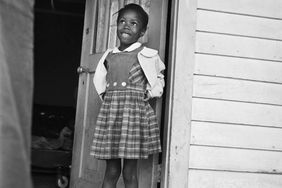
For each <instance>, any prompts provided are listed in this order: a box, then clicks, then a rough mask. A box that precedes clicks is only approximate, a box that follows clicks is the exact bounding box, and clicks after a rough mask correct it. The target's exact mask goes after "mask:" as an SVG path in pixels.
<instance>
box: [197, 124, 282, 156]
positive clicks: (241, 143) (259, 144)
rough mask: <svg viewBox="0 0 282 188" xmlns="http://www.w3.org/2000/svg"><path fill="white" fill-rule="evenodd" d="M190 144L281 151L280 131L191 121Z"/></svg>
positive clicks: (268, 128)
mask: <svg viewBox="0 0 282 188" xmlns="http://www.w3.org/2000/svg"><path fill="white" fill-rule="evenodd" d="M191 144H194V145H210V146H225V147H234V148H254V149H262V150H273V151H282V129H280V128H270V127H257V126H244V125H233V124H225V123H211V122H195V121H193V122H192V126H191Z"/></svg>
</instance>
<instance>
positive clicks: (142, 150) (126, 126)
mask: <svg viewBox="0 0 282 188" xmlns="http://www.w3.org/2000/svg"><path fill="white" fill-rule="evenodd" d="M142 48H143V47H140V48H137V49H135V50H133V51H131V52H120V53H109V54H108V56H107V58H106V60H105V66H106V68H107V71H108V72H107V77H106V79H107V89H106V93H105V95H104V100H103V103H102V106H101V108H100V112H99V114H98V117H97V122H96V127H95V131H94V137H93V143H92V145H91V150H90V154H91V155H93V156H94V157H95V158H98V159H115V158H125V159H146V158H148V156H149V155H150V154H153V153H158V152H160V151H161V146H160V137H159V127H158V124H157V118H156V115H155V112H154V110H153V109H152V107H151V106H150V104H149V103H148V101H145V100H144V98H145V97H146V96H145V91H146V85H147V79H146V77H145V75H144V72H143V71H142V68H141V66H140V64H139V62H138V59H137V54H138V52H139V51H141V50H142Z"/></svg>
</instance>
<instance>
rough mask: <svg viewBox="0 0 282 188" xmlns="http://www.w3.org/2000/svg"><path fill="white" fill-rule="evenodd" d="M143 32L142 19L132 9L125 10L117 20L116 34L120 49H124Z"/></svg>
mask: <svg viewBox="0 0 282 188" xmlns="http://www.w3.org/2000/svg"><path fill="white" fill-rule="evenodd" d="M144 33H145V29H144V28H143V24H142V21H141V19H140V17H139V16H138V14H137V13H136V12H135V11H133V10H126V11H125V12H124V13H123V14H122V15H121V16H120V19H119V20H118V22H117V36H118V38H119V40H120V47H119V49H120V50H124V49H126V48H127V47H129V46H130V45H131V44H133V43H135V42H137V41H138V39H139V38H140V37H142V36H143V35H144Z"/></svg>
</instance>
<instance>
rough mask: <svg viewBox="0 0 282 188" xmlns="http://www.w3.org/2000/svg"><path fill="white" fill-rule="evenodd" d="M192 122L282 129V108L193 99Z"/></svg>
mask: <svg viewBox="0 0 282 188" xmlns="http://www.w3.org/2000/svg"><path fill="white" fill-rule="evenodd" d="M192 109H193V110H192V120H199V121H213V122H222V123H238V124H249V125H260V126H271V127H282V107H281V106H273V105H263V104H253V103H243V102H232V101H222V100H211V99H200V98H193V99H192Z"/></svg>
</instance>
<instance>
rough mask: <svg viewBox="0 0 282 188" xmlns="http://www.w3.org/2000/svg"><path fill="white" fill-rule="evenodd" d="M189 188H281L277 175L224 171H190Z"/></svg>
mask: <svg viewBox="0 0 282 188" xmlns="http://www.w3.org/2000/svg"><path fill="white" fill-rule="evenodd" d="M189 177H190V181H189V186H188V187H189V188H190V187H197V188H269V187H271V188H281V184H282V178H281V176H279V175H272V174H264V173H238V172H226V171H203V170H194V169H192V170H190V173H189Z"/></svg>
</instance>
